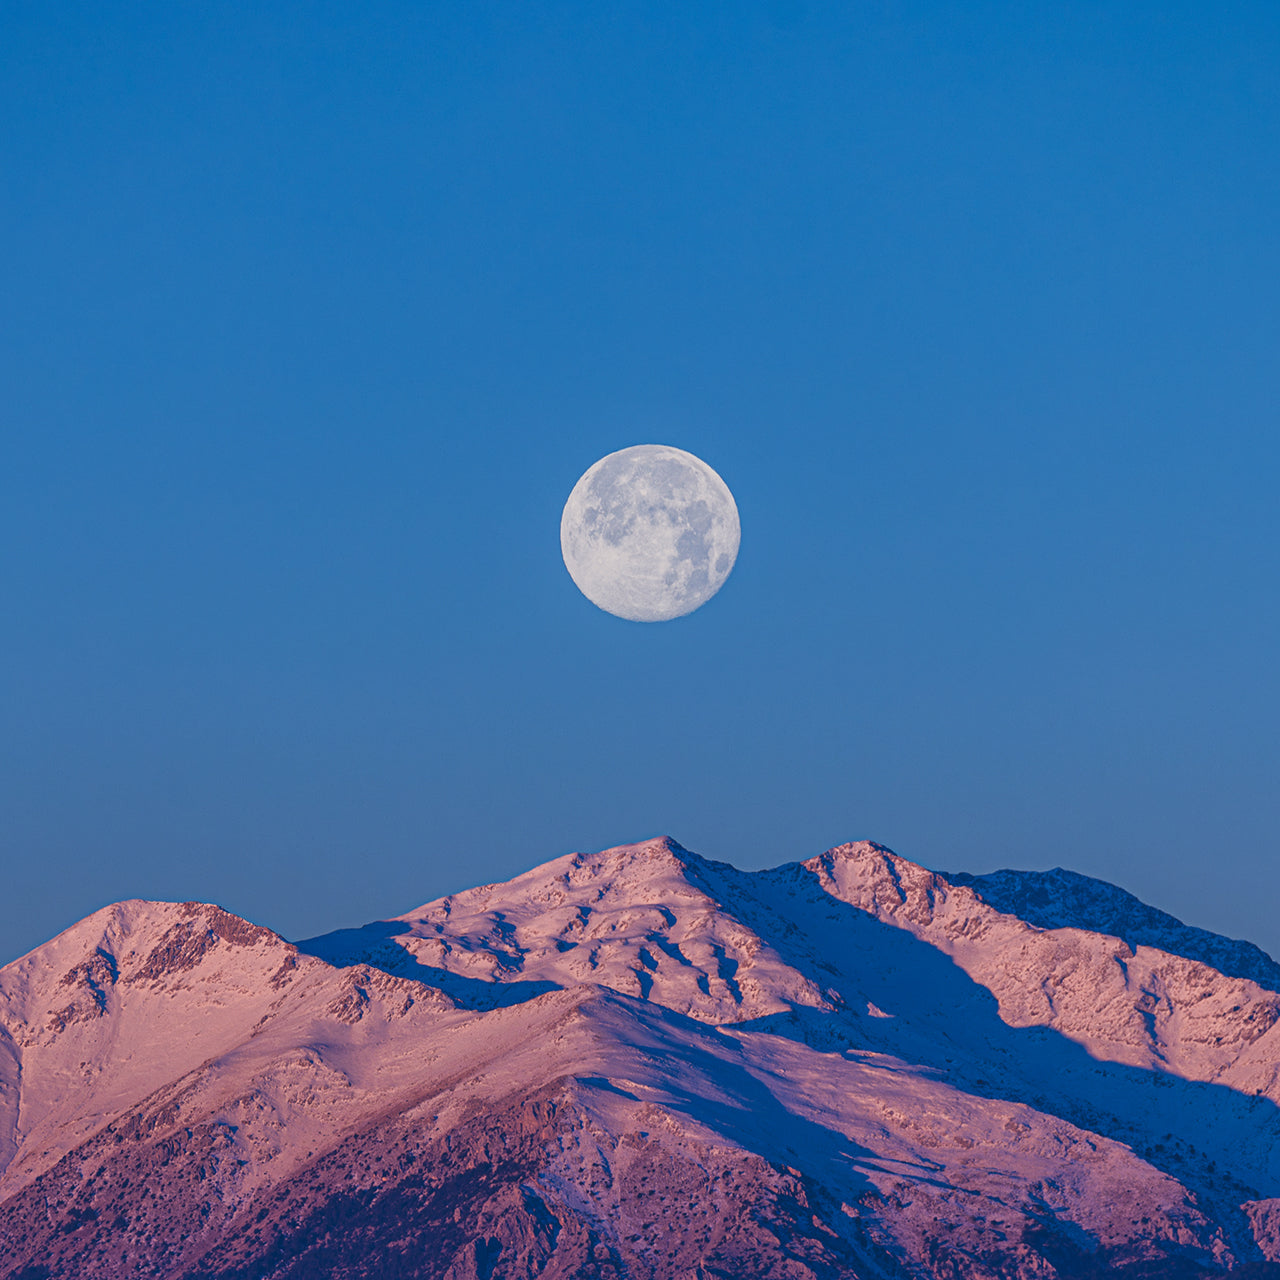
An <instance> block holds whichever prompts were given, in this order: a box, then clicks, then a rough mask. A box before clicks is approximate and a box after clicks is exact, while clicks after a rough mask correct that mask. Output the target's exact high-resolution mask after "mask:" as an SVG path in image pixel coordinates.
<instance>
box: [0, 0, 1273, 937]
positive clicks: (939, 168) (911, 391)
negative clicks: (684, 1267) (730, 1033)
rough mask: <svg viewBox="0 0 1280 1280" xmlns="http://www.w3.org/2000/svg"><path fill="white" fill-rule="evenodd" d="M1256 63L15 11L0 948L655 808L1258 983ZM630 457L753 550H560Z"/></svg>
mask: <svg viewBox="0 0 1280 1280" xmlns="http://www.w3.org/2000/svg"><path fill="white" fill-rule="evenodd" d="M264 8H265V10H266V11H264ZM1278 56H1280V10H1278V9H1277V8H1276V7H1275V5H1273V4H1264V3H1255V4H1251V3H1241V4H1235V5H1230V6H1211V7H1205V6H1202V5H1191V4H1172V5H1170V4H1160V5H1157V4H1142V3H1139V4H1133V5H1125V6H1115V5H1110V4H1107V5H1104V4H1078V5H1070V6H1060V5H1049V4H1035V3H1033V4H1026V3H1017V4H1014V3H1007V4H995V3H982V2H978V3H973V4H967V5H963V6H958V5H943V4H936V3H916V4H911V3H899V2H895V3H889V2H885V3H869V4H863V5H848V4H834V3H833V4H819V3H808V4H789V3H782V2H781V0H778V2H771V3H763V2H762V3H752V2H749V0H744V2H743V3H741V4H733V5H726V4H714V3H708V4H705V5H698V6H688V5H678V4H662V3H644V4H639V3H619V4H608V5H600V4H585V3H584V4H549V3H548V4H534V5H517V4H514V3H509V4H498V3H491V2H487V0H479V2H477V3H468V4H465V5H463V4H457V5H452V4H445V5H409V4H395V3H377V4H371V5H365V6H350V5H337V4H326V3H308V4H305V5H304V4H280V5H272V6H266V7H263V6H249V5H243V4H236V3H228V4H217V5H207V6H198V7H197V6H185V5H172V4H166V5H161V4H158V3H154V4H152V3H141V4H137V5H131V6H129V7H128V8H127V10H115V11H113V10H110V9H105V10H104V9H103V8H101V7H100V6H89V5H82V6H77V5H62V6H47V5H37V4H27V3H19V4H7V5H5V6H4V7H3V9H0V118H3V119H4V120H5V121H6V125H5V128H4V129H3V130H0V170H2V172H3V174H4V181H3V182H2V183H0V234H2V236H3V243H4V246H5V252H4V253H3V255H0V297H2V298H3V300H4V301H3V306H0V326H2V329H0V388H2V389H3V395H2V397H0V532H2V534H3V542H2V543H0V592H2V593H3V599H4V602H5V608H4V609H3V610H2V611H0V653H2V654H3V657H4V661H3V665H2V667H0V710H2V712H3V723H4V725H5V732H4V734H3V735H2V736H0V753H2V755H0V809H2V811H3V834H2V835H0V839H2V840H3V847H4V861H5V867H6V871H5V877H4V879H5V892H4V893H3V895H0V959H8V958H11V957H12V956H15V955H17V954H19V953H20V952H21V951H23V950H25V949H27V948H29V947H31V946H33V945H36V944H37V943H39V942H41V941H43V940H44V939H45V938H47V937H49V936H51V935H52V934H53V933H54V932H55V931H56V930H57V929H59V928H61V927H63V926H64V925H66V924H68V923H70V922H71V921H73V920H75V919H77V918H79V917H80V916H83V915H85V914H87V913H88V912H89V911H91V910H93V909H95V908H97V907H98V906H101V905H104V904H105V903H107V902H110V901H114V900H117V899H121V898H127V897H150V898H166V899H179V900H183V899H193V898H194V899H201V900H211V901H217V902H220V903H221V904H223V905H224V906H226V907H228V908H229V909H231V910H233V911H236V912H238V913H240V914H242V915H246V916H248V917H250V918H252V919H254V920H257V921H260V922H262V923H266V924H269V925H271V926H272V927H274V928H276V929H278V930H280V931H281V932H283V933H285V934H286V935H287V936H290V937H301V936H305V935H307V934H312V933H318V932H320V931H322V930H326V929H330V928H334V927H337V926H340V925H345V924H355V923H359V922H362V921H364V920H367V919H370V918H376V917H380V916H386V915H392V914H399V913H401V912H404V911H407V910H409V909H411V908H412V907H414V906H416V905H418V904H419V903H421V902H423V901H426V900H427V899H430V898H432V897H435V896H437V895H439V894H441V893H444V892H447V891H449V890H453V889H458V888H462V887H465V886H468V885H472V884H477V883H482V882H487V881H493V880H500V879H505V878H507V877H508V876H510V875H513V874H515V873H517V872H519V871H521V870H524V869H526V868H528V867H529V866H532V865H534V864H535V863H538V862H541V861H544V860H546V859H548V858H551V857H554V856H557V855H559V854H560V853H563V852H567V851H569V850H571V849H582V848H595V847H602V846H605V845H609V844H616V843H621V842H624V841H629V840H635V839H640V838H643V837H646V836H649V835H653V834H656V833H659V832H666V833H670V834H672V835H674V836H675V837H676V838H677V839H679V840H680V841H681V842H682V843H684V844H686V845H688V846H690V847H691V848H694V849H697V850H698V851H699V852H701V853H704V854H706V855H708V856H711V857H717V858H722V859H725V860H727V861H732V862H736V863H738V864H739V865H741V866H746V867H754V866H763V865H770V864H773V863H776V862H779V861H785V860H790V859H795V858H802V857H808V856H810V855H812V854H814V853H817V852H820V851H821V850H822V849H824V848H826V847H827V846H829V845H831V844H835V843H838V842H841V841H844V840H847V839H855V838H864V837H865V838H871V839H876V840H880V841H882V842H884V843H886V844H889V845H891V846H892V847H894V848H895V849H896V850H897V851H898V852H899V853H901V854H903V855H904V856H906V857H909V858H913V859H915V860H917V861H920V862H923V863H924V864H926V865H929V866H933V867H938V868H941V869H953V870H958V869H967V870H972V871H985V870H989V869H993V868H995V867H998V866H1014V867H1047V866H1053V865H1059V864H1060V865H1064V866H1067V867H1071V868H1073V869H1075V870H1078V871H1081V872H1084V873H1086V874H1090V875H1098V876H1102V877H1104V878H1107V879H1111V880H1114V881H1116V882H1118V883H1120V884H1123V885H1124V886H1125V887H1127V888H1129V889H1130V890H1132V891H1134V892H1136V893H1137V894H1138V895H1139V896H1141V897H1144V898H1145V899H1147V900H1148V901H1151V902H1153V903H1155V904H1156V905H1158V906H1161V907H1164V908H1165V909H1167V910H1171V911H1173V912H1175V913H1176V914H1179V915H1181V916H1182V917H1183V918H1185V919H1188V920H1190V921H1191V922H1193V923H1196V924H1200V925H1203V926H1205V927H1209V928H1213V929H1217V930H1220V931H1224V932H1227V933H1232V934H1235V935H1244V936H1249V937H1252V938H1253V939H1255V940H1256V941H1258V942H1259V943H1261V944H1262V945H1263V946H1265V947H1267V948H1268V949H1269V950H1271V951H1272V952H1273V953H1274V952H1277V951H1280V929H1278V928H1277V925H1276V924H1275V919H1274V902H1275V900H1276V894H1277V890H1278V889H1280V870H1278V869H1277V856H1278V854H1280V849H1278V848H1277V840H1276V834H1275V833H1276V831H1277V829H1278V828H1280V787H1277V785H1276V779H1277V775H1278V773H1280V731H1278V730H1277V724H1278V723H1280V696H1278V693H1280V690H1278V682H1277V663H1276V655H1277V648H1278V642H1280V610H1278V609H1277V582H1278V581H1280V527H1278V526H1280V518H1278V517H1277V503H1276V499H1275V493H1276V489H1277V479H1278V478H1280V414H1278V411H1277V404H1278V403H1280V396H1278V395H1277V381H1278V378H1277V369H1280V361H1278V360H1277V351H1278V350H1280V341H1278V339H1280V237H1277V235H1276V228H1277V227H1278V226H1280V164H1278V163H1277V159H1278V158H1280V92H1278V90H1277V85H1278V84H1280V78H1278V77H1277V74H1276V73H1277V57H1278ZM650 441H655V442H660V443H670V444H675V445H677V446H679V447H681V448H683V449H687V450H689V451H691V452H693V453H696V454H698V455H699V456H700V457H703V458H705V459H706V460H707V461H708V462H709V463H710V464H711V465H712V466H713V467H714V468H715V469H716V470H717V471H718V472H719V473H720V474H721V475H722V476H723V477H724V479H725V480H726V482H727V483H728V484H729V486H730V487H731V489H732V490H733V492H734V494H735V497H736V499H737V503H738V506H739V509H740V512H741V518H742V530H743V535H742V550H741V554H740V556H739V560H738V564H737V567H736V568H735V570H734V573H733V575H732V577H731V578H730V580H729V582H728V584H727V585H726V587H725V588H724V590H723V591H722V592H721V593H720V594H719V595H718V596H717V597H716V598H715V599H714V600H712V601H711V602H710V603H709V604H708V605H707V606H706V607H705V608H703V609H702V610H700V611H699V612H697V613H695V614H693V615H691V616H689V617H686V618H683V619H680V620H678V621H676V622H673V623H669V624H658V625H645V624H637V623H628V622H624V621H621V620H619V619H616V618H613V617H610V616H609V615H606V614H604V613H601V612H600V611H599V610H597V609H595V608H594V607H593V606H591V605H590V604H589V603H588V602H587V601H586V600H585V599H584V598H583V597H582V596H581V595H579V593H578V592H577V590H576V589H575V587H574V586H573V583H572V582H571V580H570V579H569V577H568V575H567V573H566V572H565V570H564V567H563V565H562V563H561V561H560V555H559V538H558V526H559V517H560V511H561V507H562V506H563V503H564V500H565V498H566V497H567V496H568V493H569V490H570V489H571V487H572V486H573V484H574V482H575V481H576V480H577V478H578V476H579V475H580V474H581V473H582V472H583V471H584V470H585V469H586V468H587V467H588V466H589V465H590V464H591V463H592V462H594V461H595V460H596V459H597V458H599V457H601V456H602V455H604V454H606V453H609V452H611V451H613V450H615V449H619V448H622V447H625V446H627V445H630V444H635V443H642V442H650Z"/></svg>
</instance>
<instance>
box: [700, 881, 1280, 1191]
mask: <svg viewBox="0 0 1280 1280" xmlns="http://www.w3.org/2000/svg"><path fill="white" fill-rule="evenodd" d="M726 870H728V869H726ZM785 870H786V869H785V868H779V869H778V872H777V873H773V874H772V876H771V877H770V879H771V882H766V883H768V887H769V890H770V891H769V892H768V894H767V900H766V895H764V894H761V892H760V890H761V889H762V888H764V887H765V885H764V884H760V883H753V878H754V877H753V875H752V873H746V872H733V874H732V875H726V876H725V881H726V883H725V884H724V885H723V889H725V890H729V893H730V894H732V897H733V911H734V914H735V915H737V916H738V917H739V918H740V919H741V920H742V921H743V923H745V924H747V925H748V926H749V927H751V928H752V929H753V930H754V931H755V932H756V933H758V934H760V935H761V936H762V937H765V938H767V939H768V940H769V941H770V944H771V945H772V946H773V947H774V949H775V950H776V951H777V952H778V953H779V955H780V956H781V958H782V959H783V960H784V961H785V962H786V963H787V964H789V965H790V966H792V967H793V968H795V969H797V970H799V971H800V972H801V973H803V974H805V975H806V976H807V977H809V978H810V979H811V980H812V981H813V982H814V983H816V984H817V985H818V986H819V987H820V988H824V989H826V990H827V991H828V992H830V993H834V994H835V996H836V1002H837V1003H840V1004H842V1006H843V1007H840V1008H836V1009H834V1010H822V1009H796V1010H794V1011H792V1012H790V1013H782V1014H774V1015H771V1016H769V1017H765V1018H756V1019H751V1020H749V1021H745V1022H742V1023H739V1024H737V1025H738V1026H739V1027H741V1028H742V1029H744V1030H756V1031H762V1032H766V1033H769V1034H773V1035H780V1036H786V1037H788V1038H790V1039H795V1040H800V1041H803V1042H804V1043H806V1044H810V1045H812V1046H813V1047H814V1048H817V1049H820V1050H821V1051H823V1052H833V1051H837V1052H840V1051H843V1052H845V1053H846V1054H848V1055H849V1056H856V1054H857V1053H858V1052H859V1051H868V1050H869V1051H874V1052H880V1053H887V1054H891V1055H893V1056H894V1057H898V1058H901V1059H902V1060H903V1061H904V1062H908V1063H911V1064H913V1065H916V1066H919V1067H923V1068H925V1069H926V1070H929V1071H930V1072H931V1073H933V1074H935V1075H936V1076H937V1078H939V1079H940V1080H944V1081H946V1082H947V1083H949V1084H951V1085H953V1086H954V1087H955V1088H958V1089H961V1090H963V1091H964V1092H966V1093H970V1094H974V1095H976V1096H979V1097H985V1098H993V1099H1004V1100H1007V1101H1013V1102H1020V1103H1025V1104H1027V1105H1029V1106H1032V1107H1034V1108H1035V1109H1036V1110H1038V1111H1041V1112H1044V1113H1046V1114H1050V1115H1055V1116H1058V1117H1059V1118H1060V1119H1063V1120H1066V1121H1068V1122H1069V1123H1071V1124H1075V1125H1077V1126H1079V1127H1080V1128H1084V1129H1088V1130H1090V1131H1091V1132H1094V1133H1098V1134H1101V1135H1103V1136H1105V1137H1107V1138H1111V1139H1113V1140H1115V1141H1117V1142H1121V1143H1124V1144H1126V1145H1128V1146H1130V1147H1131V1148H1132V1149H1133V1150H1134V1151H1135V1152H1136V1153H1137V1154H1138V1155H1140V1156H1141V1157H1142V1158H1143V1159H1145V1160H1146V1161H1147V1162H1148V1163H1149V1164H1151V1165H1153V1166H1154V1167H1156V1168H1159V1169H1161V1170H1163V1171H1164V1172H1166V1173H1169V1174H1171V1175H1172V1176H1174V1177H1176V1178H1178V1179H1179V1180H1180V1181H1182V1182H1183V1183H1184V1184H1186V1185H1190V1186H1194V1187H1195V1188H1196V1190H1197V1192H1198V1193H1203V1196H1204V1199H1206V1200H1209V1201H1214V1202H1216V1203H1217V1204H1219V1205H1220V1206H1223V1207H1231V1208H1232V1209H1233V1210H1234V1207H1235V1206H1238V1205H1239V1204H1240V1203H1241V1202H1242V1201H1243V1200H1246V1199H1260V1198H1263V1197H1273V1196H1277V1195H1280V1157H1278V1154H1277V1153H1278V1151H1280V1108H1278V1107H1277V1106H1276V1104H1275V1103H1274V1102H1272V1101H1271V1100H1270V1099H1269V1098H1266V1097H1262V1096H1256V1097H1255V1096H1252V1095H1248V1094H1243V1093H1240V1092H1237V1091H1236V1090H1234V1089H1231V1088H1229V1087H1227V1086H1225V1085H1220V1084H1212V1083H1208V1082H1203V1081H1197V1080H1187V1079H1184V1078H1182V1077H1181V1076H1177V1075H1173V1074H1171V1073H1167V1072H1161V1071H1151V1070H1147V1069H1145V1068H1142V1067H1133V1066H1127V1065H1125V1064H1123V1063H1116V1062H1109V1061H1103V1060H1100V1059H1098V1058H1095V1057H1093V1056H1092V1055H1091V1054H1090V1053H1089V1052H1088V1050H1087V1049H1085V1048H1084V1046H1083V1045H1080V1044H1078V1043H1077V1042H1076V1041H1074V1040H1072V1039H1070V1038H1068V1037H1067V1036H1065V1035H1063V1034H1061V1033H1060V1032H1058V1031H1055V1030H1053V1029H1052V1028H1049V1027H1041V1026H1036V1027H1012V1026H1010V1025H1009V1024H1008V1023H1006V1022H1005V1021H1004V1020H1003V1019H1002V1018H1001V1017H1000V1012H999V1005H998V1002H997V1001H996V998H995V996H994V995H993V994H992V993H991V992H990V991H989V990H988V989H987V988H986V987H984V986H982V985H981V984H980V983H978V982H975V981H974V980H973V979H972V978H971V977H969V975H968V974H967V973H966V972H965V971H964V970H963V969H961V968H960V966H959V965H957V964H956V963H955V962H954V961H953V960H952V959H951V958H950V957H948V956H947V955H945V954H944V953H942V952H941V951H939V950H938V949H936V948H935V947H933V946H931V945H930V944H929V943H927V942H924V941H922V940H920V939H918V938H916V937H915V936H914V935H913V934H911V933H909V932H907V931H906V930H905V929H901V928H898V927H896V926H894V925H891V924H887V923H884V922H882V921H880V920H878V919H876V918H875V917H874V916H872V915H870V914H869V913H867V912H865V911H862V910H860V909H858V908H856V907H853V906H851V905H849V904H848V903H846V902H843V901H841V900H840V899H839V898H836V897H833V896H831V895H830V894H828V893H826V892H825V891H824V890H822V889H821V888H820V887H819V886H818V885H817V884H816V883H815V882H814V881H813V880H812V879H811V878H809V877H804V878H799V877H797V879H796V881H795V892H794V893H791V892H790V891H789V888H788V890H787V891H784V892H777V890H778V888H779V885H778V884H777V882H776V877H777V876H778V875H780V874H781V873H783V872H784V871H785ZM757 874H762V875H770V873H757ZM726 896H729V895H726ZM872 1007H874V1010H875V1013H874V1014H871V1015H870V1016H869V1011H870V1009H871V1008H872Z"/></svg>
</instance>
